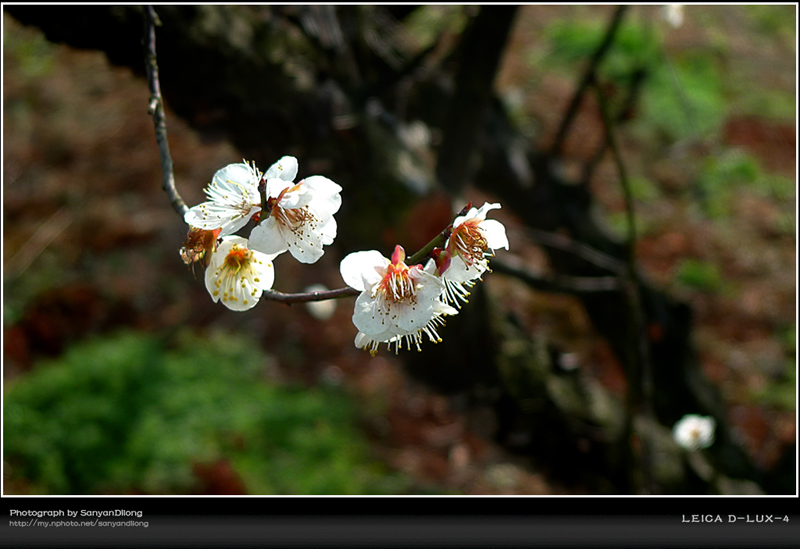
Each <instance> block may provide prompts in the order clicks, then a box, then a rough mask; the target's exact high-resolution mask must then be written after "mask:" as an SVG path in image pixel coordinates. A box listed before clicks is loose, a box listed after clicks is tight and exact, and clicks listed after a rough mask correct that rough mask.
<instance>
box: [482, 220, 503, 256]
mask: <svg viewBox="0 0 800 549" xmlns="http://www.w3.org/2000/svg"><path fill="white" fill-rule="evenodd" d="M478 227H479V228H480V230H481V232H482V233H483V236H484V237H486V244H487V245H488V246H489V247H490V248H492V249H493V250H498V249H500V248H505V249H506V250H507V249H508V237H507V236H506V228H505V227H504V226H503V224H502V223H500V222H499V221H495V220H494V219H486V220H484V221H481V223H480V224H479V225H478Z"/></svg>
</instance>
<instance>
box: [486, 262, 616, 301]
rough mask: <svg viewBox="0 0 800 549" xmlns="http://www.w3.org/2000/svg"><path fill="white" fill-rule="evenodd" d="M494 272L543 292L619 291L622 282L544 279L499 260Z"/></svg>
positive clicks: (612, 278) (586, 278)
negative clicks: (516, 279)
mask: <svg viewBox="0 0 800 549" xmlns="http://www.w3.org/2000/svg"><path fill="white" fill-rule="evenodd" d="M490 263H491V267H492V272H495V273H502V274H506V275H509V276H513V277H515V278H518V279H519V280H521V281H522V282H524V283H525V284H527V285H528V286H530V287H531V288H533V289H535V290H540V291H543V292H554V293H564V294H573V295H578V294H584V293H592V292H613V291H619V289H620V286H621V284H620V280H619V279H618V278H617V277H615V276H597V277H593V276H566V275H561V276H555V277H551V278H544V277H539V276H536V275H534V274H533V273H531V272H529V271H528V270H527V269H525V268H524V266H522V265H521V264H519V265H514V264H513V263H509V262H507V261H502V260H499V259H497V258H494V259H492V260H491V262H490Z"/></svg>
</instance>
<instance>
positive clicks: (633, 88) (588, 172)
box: [581, 68, 647, 184]
mask: <svg viewBox="0 0 800 549" xmlns="http://www.w3.org/2000/svg"><path fill="white" fill-rule="evenodd" d="M646 75H647V73H646V71H645V69H643V68H639V69H636V70H635V71H633V74H632V75H631V81H630V85H629V86H628V95H627V97H626V98H625V101H624V102H623V104H622V107H621V108H620V109H619V112H618V113H617V116H616V117H614V118H615V121H616V123H617V124H620V123H621V122H623V121H624V120H625V117H626V116H627V114H628V113H629V112H630V111H631V109H633V108H634V106H635V105H636V99H637V98H638V97H639V91H640V90H641V89H642V83H643V82H644V80H645V77H646ZM606 150H608V138H604V139H603V142H602V143H601V144H600V146H599V147H598V148H597V150H596V151H595V153H594V154H593V155H592V158H590V159H589V161H588V162H587V163H586V165H585V166H584V167H583V176H582V177H581V182H583V183H584V184H588V183H589V180H590V179H591V178H592V173H593V172H594V169H595V168H596V167H597V165H598V164H599V163H600V161H601V160H602V159H603V157H604V156H605V154H606Z"/></svg>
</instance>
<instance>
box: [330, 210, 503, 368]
mask: <svg viewBox="0 0 800 549" xmlns="http://www.w3.org/2000/svg"><path fill="white" fill-rule="evenodd" d="M470 206H471V205H470ZM470 206H468V207H467V208H465V209H464V211H462V212H461V213H462V215H459V216H458V217H456V219H455V221H454V222H453V224H452V225H451V226H450V227H448V228H447V229H446V230H445V231H444V233H445V234H447V235H448V236H447V239H446V241H445V243H444V247H443V248H434V249H433V250H432V252H431V254H430V255H431V257H430V259H428V261H427V263H426V264H425V266H424V267H423V266H422V265H421V264H417V265H407V264H406V263H405V259H406V254H405V250H404V249H403V248H402V246H397V247H395V250H394V253H392V257H391V259H388V258H386V257H384V256H383V255H382V254H381V253H380V252H378V251H375V250H372V251H368V252H355V253H352V254H350V255H348V256H347V257H345V258H344V259H343V260H342V262H341V264H340V266H339V271H340V272H341V274H342V278H343V279H344V281H345V283H347V285H348V286H350V287H351V288H355V289H356V290H359V291H360V292H361V294H360V295H359V296H358V298H357V299H356V306H355V312H354V313H353V324H355V326H356V328H358V334H357V335H356V339H355V344H356V347H360V348H362V349H365V350H368V351H369V352H370V353H372V354H373V355H374V354H375V353H376V352H377V350H378V347H379V346H380V344H381V343H386V344H387V346H388V347H389V348H394V350H395V352H397V351H398V350H399V349H401V348H403V347H405V348H406V349H411V347H412V345H413V346H414V347H415V348H416V349H417V350H421V348H420V343H422V341H423V340H424V339H425V338H426V337H427V338H428V339H429V340H430V341H432V342H434V343H438V342H439V341H441V339H440V338H439V334H438V332H437V331H436V329H437V328H438V327H440V326H442V325H444V317H445V316H447V315H454V314H457V313H458V309H460V308H461V306H462V304H463V303H466V302H467V296H468V295H469V288H470V287H472V286H473V285H474V284H475V283H476V282H477V281H478V280H479V279H480V278H481V276H482V275H483V274H484V273H485V272H486V271H487V270H488V269H489V265H488V260H489V258H490V257H492V256H493V255H494V250H495V249H499V248H505V249H508V239H507V238H506V230H505V227H503V225H502V224H501V223H500V222H499V221H495V220H491V219H486V213H487V212H488V211H489V210H492V209H496V208H499V207H500V205H499V204H488V203H487V204H484V205H483V206H482V207H481V208H477V209H476V208H472V207H470Z"/></svg>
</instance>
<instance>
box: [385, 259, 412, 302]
mask: <svg viewBox="0 0 800 549" xmlns="http://www.w3.org/2000/svg"><path fill="white" fill-rule="evenodd" d="M378 289H379V291H381V292H383V295H384V297H385V298H386V300H387V301H388V302H389V303H403V302H411V303H414V302H416V285H415V284H414V281H413V280H412V279H411V276H410V275H409V268H408V266H407V265H406V264H405V263H402V262H401V263H398V264H389V266H388V267H387V269H386V274H384V275H383V279H382V280H381V282H380V285H379V286H378Z"/></svg>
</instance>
